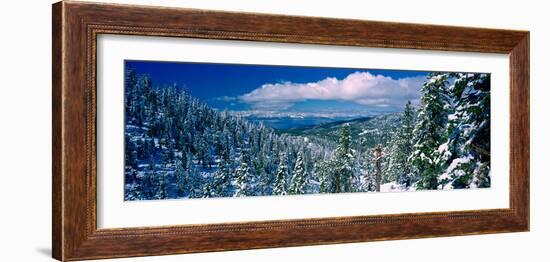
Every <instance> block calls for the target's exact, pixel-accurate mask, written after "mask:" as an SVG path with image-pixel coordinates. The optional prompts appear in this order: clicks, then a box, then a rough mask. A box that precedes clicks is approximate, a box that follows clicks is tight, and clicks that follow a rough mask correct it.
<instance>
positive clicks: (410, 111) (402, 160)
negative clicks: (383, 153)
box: [386, 101, 416, 187]
mask: <svg viewBox="0 0 550 262" xmlns="http://www.w3.org/2000/svg"><path fill="white" fill-rule="evenodd" d="M414 124H415V110H414V108H413V106H412V104H411V101H408V102H407V104H406V105H405V109H404V110H403V117H402V118H401V123H400V125H399V128H398V130H397V132H396V134H395V136H394V140H393V151H392V156H391V157H390V158H389V161H388V162H389V164H388V166H389V167H388V170H387V171H386V172H387V173H388V176H391V177H392V178H393V179H391V181H397V183H399V184H402V185H404V186H405V187H409V186H410V185H411V184H412V183H414V182H416V181H414V179H415V178H414V174H413V167H412V163H411V162H410V161H409V156H410V155H411V154H412V153H413V139H414Z"/></svg>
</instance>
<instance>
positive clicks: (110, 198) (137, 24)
mask: <svg viewBox="0 0 550 262" xmlns="http://www.w3.org/2000/svg"><path fill="white" fill-rule="evenodd" d="M151 14H155V15H151ZM52 26H53V48H52V51H53V84H52V86H53V92H52V101H53V108H52V112H53V118H52V119H53V120H52V125H53V137H52V144H53V163H52V167H53V196H52V198H53V234H52V237H53V257H54V258H56V259H58V260H63V261H65V260H81V259H99V258H116V257H128V256H147V255H161V254H180V253H191V252H207V251H222V250H237V249H253V248H269V247H281V246H301V245H317V244H330V243H348V242H360V241H376V240H389V239H409V238H421V237H439V236H454V235H470V234H485V233H501V232H519V231H528V230H529V32H526V31H511V30H500V29H482V28H465V27H451V26H437V25H420V24H403V23H390V22H374V21H358V20H340V19H326V18H315V17H293V16H280V15H259V14H249V13H231V12H218V11H205V10H194V9H178V8H160V7H149V6H128V5H110V4H98V3H81V2H71V1H69V2H65V1H64V2H59V3H56V4H54V5H53V24H52Z"/></svg>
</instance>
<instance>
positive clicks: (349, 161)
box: [332, 124, 357, 193]
mask: <svg viewBox="0 0 550 262" xmlns="http://www.w3.org/2000/svg"><path fill="white" fill-rule="evenodd" d="M353 159H354V157H353V151H352V150H351V134H350V130H349V124H344V125H343V126H342V128H341V129H340V140H339V144H338V147H337V148H336V152H335V158H334V160H333V163H332V165H333V171H334V184H335V186H334V193H340V192H354V191H355V190H356V189H357V187H356V178H355V171H356V170H355V165H354V161H353Z"/></svg>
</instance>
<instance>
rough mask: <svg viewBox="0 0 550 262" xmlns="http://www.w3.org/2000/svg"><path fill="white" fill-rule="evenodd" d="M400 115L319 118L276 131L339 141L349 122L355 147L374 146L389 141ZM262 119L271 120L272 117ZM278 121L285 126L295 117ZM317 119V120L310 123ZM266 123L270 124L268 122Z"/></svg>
mask: <svg viewBox="0 0 550 262" xmlns="http://www.w3.org/2000/svg"><path fill="white" fill-rule="evenodd" d="M400 117H401V114H400V113H392V114H385V115H378V116H367V117H359V118H353V119H334V118H332V119H328V118H322V119H321V118H318V119H310V120H307V121H303V122H302V123H300V125H294V127H290V128H286V129H285V128H279V129H276V132H277V133H280V134H289V135H293V136H303V137H309V138H318V139H324V140H328V141H332V142H338V139H339V134H340V133H339V132H340V129H341V127H342V125H344V124H348V125H349V126H350V132H351V138H352V140H354V147H355V148H358V147H369V148H372V147H375V146H376V145H377V144H383V145H384V144H387V143H388V142H389V140H390V139H391V136H392V134H393V133H394V132H395V131H396V129H397V127H398V125H399V121H400ZM262 121H264V122H265V121H271V119H267V120H262ZM276 121H280V125H281V126H283V125H284V124H282V123H285V122H293V119H289V118H278V119H277V120H276ZM315 121H317V122H316V123H313V124H308V123H309V122H315ZM294 122H296V120H294ZM266 125H268V124H267V123H266Z"/></svg>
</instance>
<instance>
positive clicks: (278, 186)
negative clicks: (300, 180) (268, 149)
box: [273, 153, 287, 195]
mask: <svg viewBox="0 0 550 262" xmlns="http://www.w3.org/2000/svg"><path fill="white" fill-rule="evenodd" d="M286 174H287V166H286V157H285V154H284V153H281V155H280V156H279V167H278V168H277V176H276V177H275V185H274V186H273V195H286Z"/></svg>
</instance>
